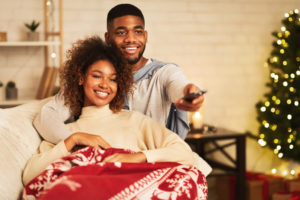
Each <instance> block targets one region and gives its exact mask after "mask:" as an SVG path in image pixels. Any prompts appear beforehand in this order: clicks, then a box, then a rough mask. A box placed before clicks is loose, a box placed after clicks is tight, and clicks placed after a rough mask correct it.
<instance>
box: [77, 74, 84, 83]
mask: <svg viewBox="0 0 300 200" xmlns="http://www.w3.org/2000/svg"><path fill="white" fill-rule="evenodd" d="M83 83H84V78H83V77H82V76H80V78H79V83H78V85H83Z"/></svg>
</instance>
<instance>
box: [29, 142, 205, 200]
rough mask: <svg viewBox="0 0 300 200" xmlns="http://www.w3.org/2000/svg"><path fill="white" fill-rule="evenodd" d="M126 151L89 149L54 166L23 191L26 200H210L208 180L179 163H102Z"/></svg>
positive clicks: (196, 171) (194, 170)
mask: <svg viewBox="0 0 300 200" xmlns="http://www.w3.org/2000/svg"><path fill="white" fill-rule="evenodd" d="M114 153H132V152H130V151H128V150H123V149H114V148H111V149H107V150H97V149H95V148H93V147H86V148H84V149H81V150H79V151H77V152H75V153H73V154H71V155H69V156H66V157H63V158H61V159H59V160H57V161H56V162H53V163H52V164H51V165H50V166H48V167H47V168H46V169H45V171H43V172H42V173H41V174H40V175H39V176H37V177H36V178H34V179H33V180H32V181H30V182H29V183H28V184H27V185H26V186H25V189H24V192H23V199H24V200H29V199H30V200H33V199H84V200H88V199H111V200H117V199H120V200H124V199H143V200H144V199H152V200H156V199H157V200H158V199H184V200H186V199H199V200H202V199H207V183H206V179H205V176H204V175H203V174H202V173H201V172H200V171H199V170H198V169H197V168H195V167H192V166H188V165H181V164H179V163H176V162H156V163H120V162H113V163H103V162H101V161H102V160H103V159H104V158H105V157H107V156H109V155H112V154H114Z"/></svg>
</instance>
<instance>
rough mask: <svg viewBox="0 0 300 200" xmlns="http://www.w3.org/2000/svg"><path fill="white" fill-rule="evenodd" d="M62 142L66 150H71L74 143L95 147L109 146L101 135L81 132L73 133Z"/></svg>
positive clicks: (103, 147)
mask: <svg viewBox="0 0 300 200" xmlns="http://www.w3.org/2000/svg"><path fill="white" fill-rule="evenodd" d="M64 142H65V145H66V148H67V150H68V151H71V150H72V149H73V148H74V147H75V146H76V145H84V146H93V147H95V148H97V149H100V148H102V149H107V148H110V147H111V146H110V144H108V142H106V141H105V140H104V139H103V138H102V137H101V136H99V135H93V134H89V133H83V132H76V133H73V134H72V135H71V136H69V137H68V138H67V139H65V141H64Z"/></svg>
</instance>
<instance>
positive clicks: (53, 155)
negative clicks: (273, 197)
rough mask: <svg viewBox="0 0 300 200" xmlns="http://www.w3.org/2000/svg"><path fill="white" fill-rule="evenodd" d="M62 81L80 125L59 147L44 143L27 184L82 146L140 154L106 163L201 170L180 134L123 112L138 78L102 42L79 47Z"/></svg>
mask: <svg viewBox="0 0 300 200" xmlns="http://www.w3.org/2000/svg"><path fill="white" fill-rule="evenodd" d="M61 81H62V86H63V95H64V97H65V100H66V104H67V105H68V106H69V107H70V109H71V111H72V112H73V114H74V115H75V116H78V119H77V121H75V122H73V123H70V124H67V126H68V128H69V129H70V130H71V131H73V132H74V134H72V135H71V136H70V137H68V138H67V139H65V140H64V141H61V142H60V143H58V144H57V145H53V144H51V143H49V142H47V141H43V142H42V143H41V145H40V149H39V151H40V152H39V154H36V155H34V156H33V157H32V158H31V159H30V160H29V161H28V163H27V165H26V167H25V170H24V173H23V181H24V183H25V184H27V183H28V182H29V181H30V180H32V179H33V178H34V177H35V176H37V175H38V174H39V173H41V172H42V171H43V170H44V169H45V168H46V167H47V166H48V165H49V164H50V163H51V162H53V161H54V160H56V159H58V158H60V157H63V156H66V155H69V154H70V152H71V151H72V149H73V148H74V147H75V146H77V145H84V146H94V147H96V148H103V149H106V148H110V147H113V148H121V149H129V150H131V151H133V152H134V153H130V154H128V153H115V154H113V155H111V156H109V157H106V158H105V159H104V161H103V162H116V161H119V162H136V163H143V162H158V161H164V162H165V161H172V162H179V163H181V164H187V165H195V160H194V155H193V152H192V151H191V149H190V147H189V146H188V145H187V144H186V143H185V142H184V141H183V140H181V139H180V138H179V137H178V136H177V135H176V134H175V133H173V132H171V131H170V130H168V129H166V128H165V127H163V126H161V125H160V124H159V123H158V122H156V121H154V120H152V119H151V118H149V117H147V116H145V115H143V114H141V113H139V112H135V111H127V110H122V107H123V104H124V99H125V95H126V93H127V92H129V91H130V88H131V86H132V72H131V70H130V69H129V68H128V66H125V65H124V63H123V62H122V59H121V57H120V56H118V55H117V54H116V53H115V51H114V49H112V47H109V46H106V45H105V44H104V42H103V41H102V40H101V39H100V38H99V37H91V38H88V39H86V40H84V41H79V42H77V43H76V44H75V45H73V47H72V49H71V50H70V51H68V55H67V62H66V64H65V67H64V69H63V71H62V72H61ZM92 133H93V134H92Z"/></svg>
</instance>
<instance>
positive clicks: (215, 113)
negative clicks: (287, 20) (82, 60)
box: [0, 0, 300, 170]
mask: <svg viewBox="0 0 300 200" xmlns="http://www.w3.org/2000/svg"><path fill="white" fill-rule="evenodd" d="M123 2H124V1H117V0H101V1H99V0H85V1H82V0H64V4H63V5H64V16H63V17H64V20H63V23H64V47H65V49H68V48H69V47H70V45H71V43H72V42H74V41H76V40H77V39H82V38H84V37H86V36H88V35H93V34H100V35H101V36H103V35H104V32H105V29H106V14H107V12H108V10H109V9H110V8H111V7H113V6H114V5H116V4H118V3H123ZM127 2H129V3H133V4H135V5H137V6H138V7H139V8H141V10H142V11H143V13H144V15H145V19H146V29H147V30H148V34H149V41H148V44H147V48H146V52H145V55H146V56H147V57H152V58H156V59H159V60H162V61H170V62H175V63H177V64H179V65H180V66H181V68H182V69H183V71H184V72H185V74H186V76H187V77H188V78H189V79H190V80H191V81H192V82H194V83H197V84H199V85H201V86H202V87H203V88H206V89H207V90H208V93H207V95H206V102H205V121H206V123H209V124H212V125H215V126H222V127H225V128H229V129H232V130H235V131H240V132H244V131H246V130H250V131H253V132H256V131H257V127H258V126H257V122H256V119H255V118H256V109H255V103H256V102H257V101H258V100H259V99H261V98H262V96H263V94H264V92H265V87H264V84H265V82H266V80H267V76H268V69H267V68H265V67H264V62H265V61H266V59H267V58H268V56H269V54H270V51H271V49H272V45H271V43H272V41H273V38H272V36H271V32H272V31H275V30H279V29H280V27H281V23H280V21H281V20H282V18H283V15H284V13H286V12H288V11H290V10H293V9H295V8H298V9H300V1H299V0H285V1H282V0H251V1H250V0H247V1H246V0H201V1H200V0H164V1H162V0H152V1H147V0H140V1H137V0H136V1H133V0H129V1H127ZM33 18H35V19H40V20H41V21H42V20H43V7H42V1H37V0H27V1H22V0H12V1H6V0H0V31H7V32H8V36H9V37H8V39H9V40H19V39H21V38H22V34H23V32H24V27H23V22H25V21H28V20H31V19H33ZM42 28H43V27H40V28H39V30H43V29H42ZM6 51H7V48H6V49H5V51H4V50H3V48H0V52H1V54H0V58H1V59H0V80H4V81H7V80H8V77H11V78H10V79H15V80H16V81H17V84H18V83H19V86H20V87H22V88H24V90H23V94H24V96H26V95H32V91H33V90H34V88H35V87H36V82H37V81H38V79H39V74H40V68H41V65H42V62H43V60H40V56H38V58H39V59H33V58H32V56H31V54H34V53H35V52H34V51H35V50H34V49H30V50H28V52H27V51H26V53H23V54H22V53H21V52H19V51H21V50H15V49H12V48H11V49H9V55H7V53H6ZM15 51H18V52H16V54H22V55H21V56H19V57H15V56H14V55H15ZM11 54H12V55H13V56H12V55H11ZM16 62H18V64H15V63H16ZM29 69H31V70H29ZM24 75H25V77H24ZM28 77H30V79H29V78H28ZM23 78H26V80H27V81H26V82H24V81H23ZM247 151H248V169H250V170H268V169H269V168H271V167H273V166H275V167H276V165H279V161H277V160H276V159H273V154H272V153H270V152H269V151H264V150H263V149H261V148H260V147H259V146H258V145H257V144H256V142H249V145H248V150H247Z"/></svg>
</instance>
